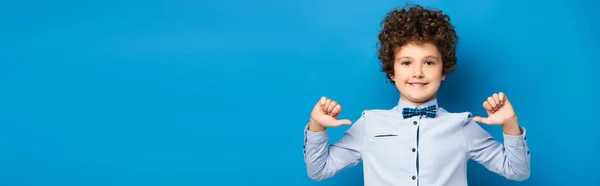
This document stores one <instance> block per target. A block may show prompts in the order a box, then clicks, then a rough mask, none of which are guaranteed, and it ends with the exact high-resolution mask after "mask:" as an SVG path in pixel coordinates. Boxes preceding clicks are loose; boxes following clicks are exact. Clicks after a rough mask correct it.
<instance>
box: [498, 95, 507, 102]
mask: <svg viewBox="0 0 600 186" xmlns="http://www.w3.org/2000/svg"><path fill="white" fill-rule="evenodd" d="M498 99H499V100H500V103H504V101H506V95H504V92H500V93H498Z"/></svg>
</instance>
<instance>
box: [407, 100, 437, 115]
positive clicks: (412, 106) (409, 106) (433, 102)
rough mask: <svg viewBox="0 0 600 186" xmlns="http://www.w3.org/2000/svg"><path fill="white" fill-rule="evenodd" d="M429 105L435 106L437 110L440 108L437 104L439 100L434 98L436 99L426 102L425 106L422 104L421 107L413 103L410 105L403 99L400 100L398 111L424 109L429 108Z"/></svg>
mask: <svg viewBox="0 0 600 186" xmlns="http://www.w3.org/2000/svg"><path fill="white" fill-rule="evenodd" d="M429 105H435V106H436V108H439V106H438V102H437V98H434V99H432V100H430V101H428V102H425V103H423V104H421V105H419V106H416V105H413V104H411V103H408V102H406V101H404V100H402V98H400V99H399V100H398V106H397V108H398V110H399V111H400V112H402V108H424V107H426V106H429Z"/></svg>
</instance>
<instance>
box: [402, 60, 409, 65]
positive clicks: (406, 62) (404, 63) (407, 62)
mask: <svg viewBox="0 0 600 186" xmlns="http://www.w3.org/2000/svg"><path fill="white" fill-rule="evenodd" d="M400 64H401V65H410V61H405V62H402V63H400Z"/></svg>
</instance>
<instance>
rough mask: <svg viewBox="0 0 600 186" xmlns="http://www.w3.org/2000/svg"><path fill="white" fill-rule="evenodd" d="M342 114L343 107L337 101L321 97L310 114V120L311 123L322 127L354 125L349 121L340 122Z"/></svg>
mask: <svg viewBox="0 0 600 186" xmlns="http://www.w3.org/2000/svg"><path fill="white" fill-rule="evenodd" d="M340 112H342V106H341V105H340V104H338V102H337V101H334V100H332V99H329V98H327V97H321V99H320V100H319V101H318V102H317V104H316V105H315V107H314V108H313V110H312V113H311V114H310V120H311V123H313V122H314V123H316V124H318V125H320V126H322V127H337V126H341V125H350V124H352V122H351V121H350V120H347V119H343V120H338V116H339V115H340Z"/></svg>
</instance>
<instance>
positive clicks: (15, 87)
mask: <svg viewBox="0 0 600 186" xmlns="http://www.w3.org/2000/svg"><path fill="white" fill-rule="evenodd" d="M414 3H419V4H422V5H425V6H428V7H435V8H440V9H442V10H443V11H444V12H446V13H448V14H450V16H451V18H452V22H453V23H454V24H455V25H456V28H457V30H458V33H459V36H460V38H461V40H460V44H459V49H458V58H459V61H458V64H459V65H458V69H457V71H456V72H455V73H454V74H452V75H450V76H449V77H448V79H447V81H446V82H445V83H444V84H443V85H442V88H441V93H440V94H441V95H440V97H439V102H440V104H441V105H442V106H443V107H445V108H446V109H447V110H450V111H453V112H462V111H471V112H473V113H474V114H476V115H481V114H484V113H485V111H484V110H483V108H482V107H481V103H482V102H483V101H484V100H485V99H486V98H487V96H489V95H491V94H493V93H495V92H498V91H503V92H505V93H506V94H507V96H508V98H509V99H510V100H511V102H512V103H513V104H514V106H515V109H516V111H517V114H518V116H519V119H520V123H521V124H522V125H523V126H525V127H526V128H527V129H528V142H529V144H530V147H531V157H532V165H531V177H530V179H529V180H527V181H525V182H523V183H518V182H513V181H508V180H505V179H504V178H502V177H500V176H498V175H495V174H494V173H492V172H490V171H487V170H486V169H485V168H483V167H482V166H480V165H478V164H476V163H473V162H470V163H469V173H468V175H469V182H470V184H471V185H491V186H501V185H530V186H533V185H598V184H599V183H600V178H599V177H598V176H597V175H596V173H597V168H598V167H600V163H599V162H600V161H599V160H598V158H597V157H598V156H599V155H600V153H598V152H597V150H598V147H599V145H598V142H600V139H599V137H598V136H599V135H598V132H597V130H598V129H600V127H599V125H598V120H597V119H595V118H594V117H595V116H597V110H595V109H596V108H597V106H596V104H598V103H599V101H600V100H599V98H598V96H597V94H596V93H597V91H596V89H597V88H598V87H600V86H599V85H600V83H598V72H597V71H598V68H599V67H600V65H598V57H597V56H598V53H599V52H600V50H599V49H600V36H599V35H598V34H597V33H599V32H600V27H599V26H598V23H599V22H600V13H598V11H597V10H596V7H598V5H600V4H599V3H590V2H583V1H580V2H575V1H568V0H556V1H517V0H508V1H507V0H502V1H501V0H488V1H464V0H459V1H433V0H430V1H415V2H414ZM403 4H404V2H399V1H342V0H333V1H317V0H308V1H307V0H304V1H267V0H256V1H241V0H219V1H211V2H209V1H185V0H173V1H166V0H165V1H156V0H153V1H132V0H126V1H123V0H119V1H116V0H112V1H85V2H84V1H38V0H24V1H12V2H7V1H5V2H2V3H0V25H1V26H0V43H1V44H0V46H1V48H0V185H2V186H29V185H31V186H33V185H35V186H53V185H60V186H80V185H88V186H104V185H148V186H155V185H178V186H180V185H181V186H183V185H289V186H294V185H298V186H300V185H302V186H306V185H331V186H333V185H362V181H363V179H362V164H360V165H358V166H355V167H353V168H350V169H346V170H344V171H342V172H341V173H339V174H338V175H336V176H335V177H333V178H331V179H328V180H325V181H322V182H317V181H313V180H310V179H309V178H308V177H307V175H306V169H305V165H304V162H303V159H302V142H303V140H302V138H303V132H302V129H303V127H304V125H305V124H306V123H307V122H308V118H309V113H310V111H311V109H312V107H313V105H314V104H315V103H316V101H317V100H318V99H319V97H320V96H323V95H326V96H329V97H331V98H333V99H336V100H338V101H339V102H340V103H341V104H342V105H343V106H344V111H343V112H342V114H341V117H343V118H349V119H352V120H355V119H357V118H358V116H359V115H360V112H361V111H362V110H365V109H375V108H391V107H393V106H394V105H395V104H396V103H397V100H398V93H397V91H396V90H395V88H394V86H393V85H391V84H389V83H386V81H385V77H384V74H383V73H381V72H380V71H379V62H378V61H377V58H376V57H377V56H376V54H377V53H376V47H375V45H376V42H377V34H378V32H379V29H380V27H379V23H380V21H381V20H382V19H383V16H384V15H385V13H387V12H388V11H389V10H391V9H392V8H393V7H394V6H401V5H403ZM347 128H348V127H341V128H335V129H331V130H329V132H330V136H331V141H330V142H335V141H337V140H338V139H339V138H340V137H341V135H342V134H343V132H344V131H345V130H347ZM484 128H485V129H486V130H488V131H489V132H490V133H491V134H492V135H493V136H494V137H496V139H498V140H502V138H501V137H502V136H501V128H500V127H499V126H484Z"/></svg>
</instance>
